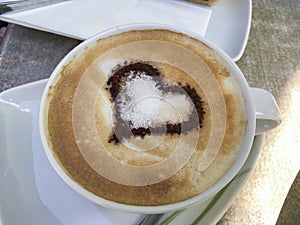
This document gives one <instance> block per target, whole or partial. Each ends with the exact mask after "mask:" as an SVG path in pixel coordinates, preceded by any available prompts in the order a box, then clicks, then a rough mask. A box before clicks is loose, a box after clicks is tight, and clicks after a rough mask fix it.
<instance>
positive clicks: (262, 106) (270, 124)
mask: <svg viewBox="0 0 300 225" xmlns="http://www.w3.org/2000/svg"><path fill="white" fill-rule="evenodd" d="M148 29H164V30H171V31H174V32H178V33H184V34H186V35H188V36H191V37H193V38H195V39H197V40H199V41H200V42H203V43H205V45H207V46H208V47H209V48H211V49H214V51H215V52H216V53H217V54H218V55H219V56H220V57H221V58H223V59H224V60H225V62H226V67H227V68H228V70H229V71H230V72H231V73H232V74H233V75H234V76H235V78H236V80H237V81H238V83H239V86H240V87H241V89H242V93H243V96H244V98H245V99H246V110H247V115H248V117H247V120H248V124H247V131H246V137H245V139H244V142H243V146H242V149H241V151H240V153H239V156H238V157H237V160H236V162H235V163H234V164H233V166H232V167H231V169H230V170H229V171H228V173H226V174H225V175H224V176H223V177H222V178H221V179H220V180H219V181H218V182H217V183H215V184H214V185H212V186H211V187H210V188H208V189H207V190H205V191H204V192H202V193H200V194H198V195H196V196H194V197H192V198H190V199H187V200H184V201H181V202H177V203H171V204H167V205H158V206H137V205H128V204H123V203H117V202H114V201H110V200H107V199H104V198H102V197H99V196H97V195H95V194H93V193H91V192H90V191H88V190H86V189H85V188H83V187H82V186H81V185H79V184H78V183H77V182H75V181H74V180H73V179H72V178H71V177H70V176H69V175H68V173H67V172H66V171H65V170H64V169H63V168H62V166H61V164H60V163H59V162H58V160H57V158H56V157H55V155H54V153H53V151H52V149H51V145H49V142H48V140H47V132H46V131H45V130H46V129H47V126H45V120H46V119H47V104H48V100H47V96H48V94H49V91H50V89H51V87H52V86H53V85H54V84H55V82H56V81H57V79H58V77H59V74H60V71H61V69H62V68H63V67H65V66H66V65H67V64H68V63H69V62H70V60H72V59H73V57H74V56H75V55H80V54H82V53H83V52H84V51H86V49H87V48H88V47H89V46H92V45H94V44H95V43H96V42H97V40H99V39H102V38H106V37H109V36H111V35H115V34H120V33H123V32H126V31H131V30H148ZM280 122H281V117H280V112H279V109H278V106H277V104H276V101H275V99H274V97H273V96H272V94H271V93H270V92H268V91H265V90H263V89H258V88H250V87H249V86H248V84H247V81H246V79H245V77H244V75H243V74H242V72H241V71H240V69H239V68H238V66H237V65H236V64H235V63H234V62H233V60H232V59H231V58H229V56H227V55H226V54H225V53H224V52H223V51H222V50H221V49H220V48H218V47H217V46H215V45H214V44H213V43H211V42H209V41H207V40H205V39H204V38H203V37H202V36H200V35H197V34H195V33H193V32H190V31H184V30H182V29H181V28H177V27H170V26H166V25H161V24H131V25H126V26H122V27H116V28H112V29H109V30H107V31H104V32H101V33H99V34H97V35H95V36H94V37H92V38H90V39H88V40H86V41H84V42H82V43H81V44H80V45H78V46H77V47H76V48H74V49H73V50H72V51H71V52H70V53H69V54H68V55H67V56H65V58H64V59H63V60H62V61H61V62H60V63H59V64H58V66H57V67H56V69H55V70H54V71H53V73H52V75H51V77H50V79H49V81H48V84H47V86H46V88H45V91H44V93H43V98H42V103H41V108H40V135H41V140H42V144H43V147H44V149H45V152H46V154H47V157H48V159H49V161H50V163H51V164H52V166H53V167H54V169H55V170H56V172H57V173H58V174H59V175H60V176H61V177H62V179H63V180H64V181H65V182H66V183H67V184H68V185H70V187H72V188H73V189H74V190H75V191H77V192H78V193H80V194H81V195H83V196H85V197H86V198H88V199H90V200H91V201H93V202H95V203H97V204H99V205H102V206H105V207H109V208H112V209H116V210H121V211H126V212H134V213H146V214H154V213H163V212H169V211H174V210H179V209H184V208H187V207H189V206H192V205H194V204H196V203H199V202H201V201H204V200H206V199H207V198H209V197H210V196H212V195H214V194H216V193H217V192H218V191H220V190H221V189H222V188H223V187H224V186H225V185H226V184H228V183H229V182H230V180H232V178H233V177H234V176H235V175H236V174H237V173H238V172H239V170H240V168H241V167H242V165H243V164H244V162H245V161H246V159H247V156H248V154H249V151H250V149H251V145H252V142H253V139H254V136H255V135H257V134H261V133H263V132H265V131H268V130H270V129H273V128H275V127H277V126H278V125H279V124H280Z"/></svg>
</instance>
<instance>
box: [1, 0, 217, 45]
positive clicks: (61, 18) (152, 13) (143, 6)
mask: <svg viewBox="0 0 300 225" xmlns="http://www.w3.org/2000/svg"><path fill="white" fill-rule="evenodd" d="M210 16H211V9H210V8H209V7H205V6H200V5H197V4H193V3H189V2H185V1H180V0H71V1H66V2H62V3H57V4H53V5H49V6H45V7H41V8H36V9H31V10H27V11H21V12H12V13H7V14H3V15H0V20H3V21H7V22H10V23H15V24H19V25H23V26H26V27H31V28H35V29H39V30H44V31H48V32H53V33H57V34H61V35H65V36H68V37H72V38H77V39H81V40H84V39H87V38H89V37H91V36H93V35H95V34H96V33H98V32H101V31H103V30H106V29H109V28H112V27H117V26H122V25H125V24H132V23H162V24H167V25H176V26H179V27H182V28H184V29H187V30H191V31H193V32H196V33H198V34H200V35H204V34H205V31H206V28H207V26H208V22H209V19H210Z"/></svg>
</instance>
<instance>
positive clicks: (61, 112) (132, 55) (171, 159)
mask: <svg viewBox="0 0 300 225" xmlns="http://www.w3.org/2000/svg"><path fill="white" fill-rule="evenodd" d="M245 105H246V104H245V100H244V98H243V96H242V92H241V90H240V87H239V85H238V82H237V81H236V79H235V77H234V76H233V75H232V74H231V73H230V71H229V70H228V69H227V68H226V66H225V62H224V61H223V59H222V58H221V57H219V56H218V55H217V54H216V53H215V52H214V50H212V49H211V48H209V47H207V46H206V45H205V44H203V43H202V42H200V41H199V40H197V39H194V38H192V37H190V36H187V35H185V34H181V33H177V32H173V31H169V30H164V29H153V30H133V31H128V32H123V33H120V34H116V35H112V36H109V37H106V38H102V39H99V40H98V41H97V42H96V44H95V45H93V46H90V47H88V48H86V49H85V51H84V53H82V54H79V55H75V56H74V58H73V59H72V60H70V61H69V63H68V64H67V65H65V66H64V67H63V68H62V69H61V70H60V72H59V75H58V76H57V77H56V79H55V81H54V82H53V83H52V85H51V86H50V87H49V91H48V96H47V104H46V106H45V112H46V116H45V120H44V121H43V123H44V127H45V129H46V131H45V133H46V136H47V142H48V145H49V146H50V148H51V149H52V151H53V153H54V155H55V158H56V159H57V161H58V162H59V163H60V165H61V167H62V168H63V169H64V171H65V172H66V173H67V174H68V175H69V176H70V177H71V178H72V179H73V180H74V181H75V182H76V183H78V184H79V185H81V186H82V187H83V188H85V189H86V190H88V191H90V192H92V193H94V194H95V195H97V196H100V197H102V198H105V199H107V200H110V201H114V202H118V203H124V204H127V205H139V206H156V205H165V204H171V203H176V202H180V201H184V200H186V199H189V198H191V197H193V196H196V195H198V194H199V193H202V192H203V191H205V190H207V189H208V188H210V187H211V186H212V185H214V184H215V183H216V182H218V181H219V180H220V179H221V178H222V177H223V176H224V174H226V173H227V172H228V170H229V169H230V168H231V167H232V165H233V164H234V162H235V160H236V158H237V157H238V154H239V151H240V149H241V146H242V144H243V140H244V136H245V133H246V126H247V115H246V109H245V108H246V106H245Z"/></svg>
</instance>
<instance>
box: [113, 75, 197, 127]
mask: <svg viewBox="0 0 300 225" xmlns="http://www.w3.org/2000/svg"><path fill="white" fill-rule="evenodd" d="M133 76H134V74H133V73H131V74H129V76H128V80H127V81H126V83H125V86H124V87H123V89H122V91H121V92H120V93H121V96H120V98H119V100H118V102H117V104H118V107H119V109H120V113H121V118H122V119H123V120H124V121H131V128H139V127H143V128H148V127H158V126H161V125H165V124H167V123H171V124H176V123H182V122H183V121H187V120H188V118H189V115H190V114H191V111H192V102H191V100H190V99H189V98H188V97H187V96H186V95H182V94H180V93H171V92H167V93H163V91H161V90H160V89H159V86H158V85H159V84H158V83H157V82H156V81H155V80H154V79H153V78H152V77H150V76H148V75H147V74H145V73H144V72H138V73H137V74H135V77H133Z"/></svg>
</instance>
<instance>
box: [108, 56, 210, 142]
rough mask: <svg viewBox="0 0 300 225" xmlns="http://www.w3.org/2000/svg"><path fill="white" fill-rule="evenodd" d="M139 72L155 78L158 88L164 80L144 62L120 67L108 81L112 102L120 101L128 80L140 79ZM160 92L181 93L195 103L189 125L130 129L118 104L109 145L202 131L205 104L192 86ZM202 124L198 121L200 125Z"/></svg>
mask: <svg viewBox="0 0 300 225" xmlns="http://www.w3.org/2000/svg"><path fill="white" fill-rule="evenodd" d="M139 72H144V74H146V75H148V76H151V77H153V78H154V79H155V80H156V82H157V83H158V84H160V81H161V80H162V78H161V74H160V72H159V71H158V69H156V68H154V67H153V66H152V65H149V64H147V63H143V62H135V63H131V64H128V62H127V61H126V62H124V65H123V66H121V65H118V66H117V67H116V68H115V69H114V70H113V71H112V75H111V76H110V78H109V79H108V81H107V86H108V87H107V88H106V90H108V91H109V93H110V96H111V101H112V102H114V101H115V100H116V97H117V96H118V94H119V93H120V91H121V88H122V86H123V85H125V82H126V81H127V80H128V76H129V75H131V76H132V74H133V75H136V76H138V73H139ZM158 89H160V90H162V91H163V92H164V93H168V92H172V93H180V94H182V95H188V96H189V97H190V98H191V99H192V101H193V103H194V106H195V107H194V110H193V111H192V114H191V116H190V120H189V121H185V122H183V123H177V124H170V123H167V124H166V125H162V126H158V127H150V128H143V127H140V128H133V129H130V121H129V123H128V122H125V121H123V119H122V118H121V115H120V109H119V108H118V105H117V104H114V106H115V108H114V115H115V124H114V132H113V133H112V135H111V137H110V139H109V140H108V142H109V143H115V144H118V143H120V142H121V141H122V139H123V138H125V139H127V138H130V137H133V136H140V137H141V138H144V137H145V136H146V135H150V134H158V135H161V134H169V135H176V134H177V135H180V134H181V133H183V134H186V133H187V132H188V131H190V130H192V129H197V128H198V126H199V127H200V128H201V127H202V121H203V119H204V114H205V112H204V110H203V101H202V100H201V98H200V96H199V95H198V94H197V92H196V90H195V89H194V88H192V87H191V86H190V85H186V86H183V85H182V84H181V83H178V86H177V85H158ZM197 120H198V121H197Z"/></svg>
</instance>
